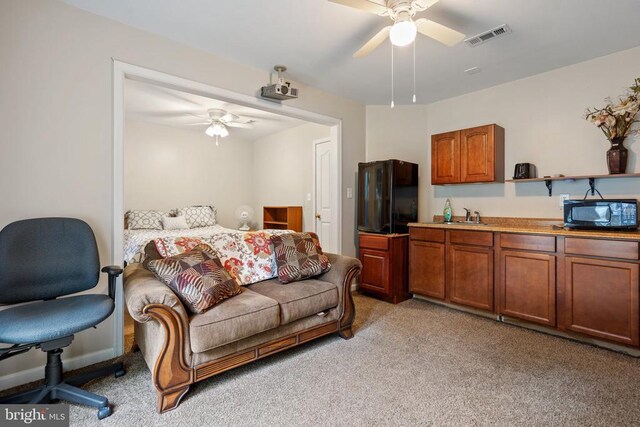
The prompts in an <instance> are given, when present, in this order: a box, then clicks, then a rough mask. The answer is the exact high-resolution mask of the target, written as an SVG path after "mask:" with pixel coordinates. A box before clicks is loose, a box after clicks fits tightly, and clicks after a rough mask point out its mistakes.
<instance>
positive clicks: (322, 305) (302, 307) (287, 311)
mask: <svg viewBox="0 0 640 427" xmlns="http://www.w3.org/2000/svg"><path fill="white" fill-rule="evenodd" d="M249 289H250V290H252V291H254V292H257V293H259V294H261V295H264V296H266V297H269V298H271V299H274V300H276V301H278V304H280V324H281V325H286V324H287V323H290V322H293V321H295V320H298V319H302V318H304V317H307V316H311V315H314V314H317V313H320V312H321V311H324V310H327V309H330V308H333V307H335V306H337V305H338V288H337V286H336V285H335V284H333V283H330V282H325V281H322V280H316V279H307V280H303V281H300V282H296V283H291V284H288V285H282V284H280V283H278V281H276V280H275V279H273V280H266V281H264V282H260V283H256V284H253V285H251V286H249Z"/></svg>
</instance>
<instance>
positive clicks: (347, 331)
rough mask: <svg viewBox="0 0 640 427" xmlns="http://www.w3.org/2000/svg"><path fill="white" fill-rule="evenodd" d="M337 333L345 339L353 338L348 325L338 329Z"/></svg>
mask: <svg viewBox="0 0 640 427" xmlns="http://www.w3.org/2000/svg"><path fill="white" fill-rule="evenodd" d="M338 335H340V337H341V338H344V339H345V340H350V339H351V338H353V330H352V329H351V326H349V327H348V328H344V329H341V330H339V331H338Z"/></svg>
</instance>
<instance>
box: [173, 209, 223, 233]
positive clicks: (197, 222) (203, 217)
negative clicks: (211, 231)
mask: <svg viewBox="0 0 640 427" xmlns="http://www.w3.org/2000/svg"><path fill="white" fill-rule="evenodd" d="M216 213H217V211H216V208H214V207H213V206H191V207H188V208H180V209H178V216H184V217H185V219H186V220H187V224H189V228H198V227H211V226H212V225H216Z"/></svg>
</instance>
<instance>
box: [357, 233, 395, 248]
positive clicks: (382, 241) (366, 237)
mask: <svg viewBox="0 0 640 427" xmlns="http://www.w3.org/2000/svg"><path fill="white" fill-rule="evenodd" d="M360 247H361V248H364V249H378V250H380V251H386V250H388V249H389V239H388V238H387V237H386V236H372V235H370V234H361V235H360Z"/></svg>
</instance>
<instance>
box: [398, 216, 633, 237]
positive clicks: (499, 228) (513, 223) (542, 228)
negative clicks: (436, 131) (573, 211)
mask: <svg viewBox="0 0 640 427" xmlns="http://www.w3.org/2000/svg"><path fill="white" fill-rule="evenodd" d="M463 219H464V218H460V217H455V218H454V221H458V220H463ZM482 222H483V223H485V224H486V225H474V224H444V223H443V219H442V216H436V217H434V221H433V222H414V223H410V224H409V227H425V228H438V229H443V230H472V231H491V232H501V233H527V234H552V235H556V236H572V237H592V238H598V239H621V240H639V241H640V231H638V230H634V231H601V230H566V229H564V228H561V227H562V220H560V219H546V218H543V219H540V218H507V217H487V218H483V219H482Z"/></svg>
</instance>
